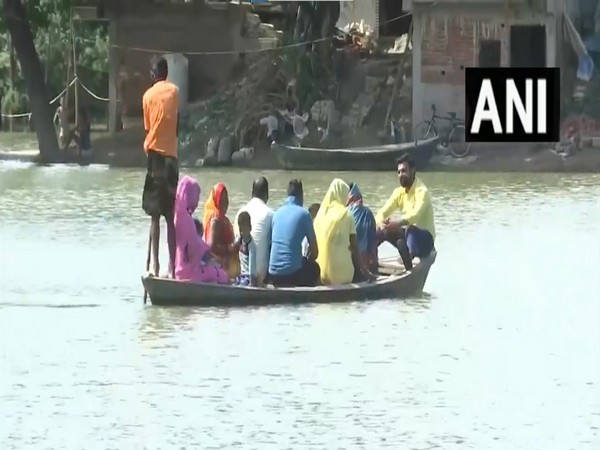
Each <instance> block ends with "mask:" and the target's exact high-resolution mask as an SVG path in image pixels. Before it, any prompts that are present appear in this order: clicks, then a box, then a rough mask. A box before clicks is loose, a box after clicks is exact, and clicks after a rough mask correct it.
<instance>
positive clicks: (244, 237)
mask: <svg viewBox="0 0 600 450" xmlns="http://www.w3.org/2000/svg"><path fill="white" fill-rule="evenodd" d="M237 223H238V228H239V230H240V237H239V239H238V243H237V246H238V248H239V258H240V274H239V275H238V277H237V278H236V279H235V283H234V284H236V285H237V286H258V285H259V284H258V276H257V275H258V274H257V270H256V269H257V264H256V263H257V261H256V244H255V242H254V239H253V238H252V234H251V232H252V219H251V218H250V214H249V213H248V212H247V211H242V212H241V213H240V214H239V215H238V218H237Z"/></svg>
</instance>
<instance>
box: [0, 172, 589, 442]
mask: <svg viewBox="0 0 600 450" xmlns="http://www.w3.org/2000/svg"><path fill="white" fill-rule="evenodd" d="M192 174H193V175H194V176H196V177H197V178H198V179H199V181H200V184H201V186H202V188H203V191H204V193H203V199H205V195H206V194H207V193H208V190H209V187H210V185H211V184H212V183H214V182H216V181H217V180H223V181H225V182H226V183H227V185H228V186H229V189H230V197H231V203H232V209H233V210H237V208H238V207H239V206H241V205H242V204H243V203H244V202H245V201H246V199H247V198H248V196H249V191H250V183H251V180H252V179H253V178H254V177H255V176H256V173H251V172H241V171H230V170H228V171H222V172H218V171H212V172H208V171H196V172H192ZM265 175H266V176H267V177H268V179H269V182H270V184H271V187H272V190H271V196H272V199H271V204H272V205H278V204H280V202H281V200H282V198H283V195H284V190H285V187H286V184H287V181H288V179H289V178H290V177H292V176H293V175H295V174H292V173H289V172H288V173H285V172H266V173H265ZM299 176H301V177H302V179H303V181H304V186H305V190H306V199H305V201H306V203H311V202H314V201H320V200H321V198H322V196H323V194H324V192H325V189H326V188H327V186H328V184H329V181H330V180H331V178H332V174H328V173H302V174H299ZM343 176H344V177H345V178H350V177H351V175H350V174H344V175H343ZM422 176H423V178H424V180H425V181H426V183H427V184H428V185H429V187H430V189H431V191H432V194H433V198H434V201H435V213H436V219H437V228H438V240H437V244H436V246H437V248H438V251H439V255H438V260H437V262H436V264H435V265H434V267H433V268H432V271H431V273H430V277H429V280H428V282H427V284H426V287H425V290H426V295H424V296H423V298H418V299H410V300H407V301H397V300H393V299H391V300H387V301H380V302H373V303H364V304H347V305H331V306H328V305H321V306H302V307H270V308H258V309H232V310H221V309H193V308H162V309H161V308H156V307H151V306H146V307H144V306H143V305H142V293H143V291H142V286H141V283H140V275H141V273H142V271H143V267H144V263H145V252H146V239H147V230H148V220H147V218H146V217H145V216H144V215H143V212H142V211H141V209H140V193H141V186H142V182H143V170H108V169H106V168H103V167H95V166H92V167H88V168H79V167H45V168H40V167H31V166H29V165H26V164H20V163H0V338H1V342H2V345H1V346H0V424H1V425H0V448H2V449H3V450H8V449H19V450H21V449H30V448H31V449H81V448H93V449H96V448H97V449H138V448H140V449H141V448H147V449H167V448H176V449H183V448H186V449H191V448H201V449H213V448H214V449H216V448H222V449H231V448H240V449H276V450H282V449H288V448H289V449H299V448H307V449H328V450H331V449H369V450H370V449H378V448H390V449H434V448H439V449H452V448H457V449H477V450H482V449H501V450H506V449H510V450H517V449H524V450H531V449H543V450H550V449H557V450H565V449H576V450H583V449H592V448H598V447H599V446H600V346H599V342H600V202H599V198H600V187H599V186H600V176H598V175H581V176H578V175H526V174H523V175H502V174H494V175H490V174H470V175H459V174H437V173H426V174H423V175H422ZM352 178H353V179H355V180H356V181H358V182H359V183H360V185H361V187H362V190H363V193H364V194H365V199H366V201H367V202H368V203H369V204H370V205H372V206H373V207H374V209H376V208H377V207H379V206H381V205H382V203H383V201H384V200H385V198H386V197H387V195H388V194H389V192H390V191H391V190H392V189H393V188H394V187H395V186H396V183H397V181H396V178H395V175H394V173H393V171H391V172H390V173H383V174H382V173H357V174H352ZM163 236H164V235H163ZM163 243H164V240H163ZM162 254H163V261H164V260H165V258H164V256H166V251H165V249H164V248H163V250H162ZM163 267H166V262H165V263H164V266H163Z"/></svg>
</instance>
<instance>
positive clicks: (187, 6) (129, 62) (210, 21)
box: [76, 0, 261, 134]
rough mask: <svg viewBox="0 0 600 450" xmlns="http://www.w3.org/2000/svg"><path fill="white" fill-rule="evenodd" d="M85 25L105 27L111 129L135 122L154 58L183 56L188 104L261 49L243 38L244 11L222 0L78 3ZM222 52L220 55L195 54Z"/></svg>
mask: <svg viewBox="0 0 600 450" xmlns="http://www.w3.org/2000/svg"><path fill="white" fill-rule="evenodd" d="M76 3H77V5H78V7H77V8H76V13H77V14H79V15H80V16H81V15H83V14H86V15H87V16H88V17H87V18H85V17H84V18H83V20H106V21H108V22H109V43H110V54H109V71H110V73H109V130H110V131H111V134H113V133H115V132H116V131H117V128H118V127H117V121H118V119H117V117H118V105H119V104H120V106H121V111H122V113H123V115H125V116H129V117H139V116H141V113H142V110H141V109H142V103H141V98H142V95H143V93H144V91H145V90H146V89H147V88H148V87H149V86H150V83H151V80H150V71H149V65H150V60H151V58H152V56H154V55H157V54H166V53H171V52H173V53H183V54H184V55H185V56H186V58H187V60H188V78H189V83H188V84H189V88H188V94H189V101H194V100H196V99H198V98H201V97H202V96H203V95H205V94H206V92H207V91H210V89H211V88H213V87H216V86H219V85H220V84H222V83H223V82H225V81H226V80H227V79H228V78H229V76H230V74H231V71H232V69H233V68H234V67H235V64H236V62H237V61H238V60H239V58H240V55H241V54H243V53H244V52H246V51H249V50H250V51H252V50H256V49H259V48H260V46H261V43H260V40H259V39H258V38H250V37H247V36H246V35H245V31H244V30H245V28H244V27H245V19H246V11H245V9H244V8H243V7H242V6H240V5H238V4H233V3H231V2H228V1H226V0H212V1H208V0H204V1H195V2H187V1H186V2H184V1H183V0H77V1H76ZM202 52H216V53H218V52H223V54H212V55H206V54H199V53H202Z"/></svg>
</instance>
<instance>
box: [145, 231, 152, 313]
mask: <svg viewBox="0 0 600 450" xmlns="http://www.w3.org/2000/svg"><path fill="white" fill-rule="evenodd" d="M151 250H152V225H150V232H149V233H148V254H147V256H146V273H148V272H149V271H150V252H151ZM147 298H148V291H147V290H146V288H145V287H144V305H145V304H146V299H147Z"/></svg>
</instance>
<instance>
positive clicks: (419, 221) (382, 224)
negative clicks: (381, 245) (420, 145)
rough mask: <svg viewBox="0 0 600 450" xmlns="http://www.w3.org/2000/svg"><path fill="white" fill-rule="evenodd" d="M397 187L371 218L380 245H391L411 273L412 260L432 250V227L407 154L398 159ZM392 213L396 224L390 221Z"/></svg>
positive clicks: (427, 199) (425, 197) (426, 193)
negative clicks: (399, 214) (374, 223)
mask: <svg viewBox="0 0 600 450" xmlns="http://www.w3.org/2000/svg"><path fill="white" fill-rule="evenodd" d="M398 180H399V181H400V186H399V187H397V188H396V189H394V192H392V195H391V196H390V198H389V199H388V200H387V201H386V202H385V205H383V208H381V209H380V210H379V212H378V213H377V215H376V216H375V221H376V222H377V226H378V230H377V232H378V237H379V240H380V242H383V241H388V242H390V243H392V244H393V245H395V246H396V247H397V248H398V251H399V252H400V257H401V258H402V262H403V263H404V267H405V268H406V270H412V268H413V264H412V259H413V258H414V257H417V258H425V257H426V256H428V255H429V254H430V253H431V251H432V250H433V244H434V241H435V224H434V220H433V205H432V203H431V197H430V195H429V190H428V189H427V186H425V184H424V183H423V182H422V181H421V180H420V179H419V178H418V177H417V176H416V170H415V164H414V162H413V161H412V160H411V158H410V156H409V155H408V154H406V155H404V156H402V157H401V158H399V159H398ZM396 211H399V212H400V213H401V214H402V217H401V220H400V221H390V219H389V217H390V216H391V215H392V214H393V213H394V212H396Z"/></svg>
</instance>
